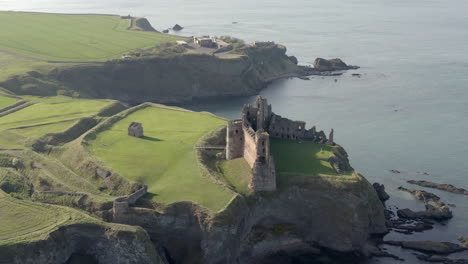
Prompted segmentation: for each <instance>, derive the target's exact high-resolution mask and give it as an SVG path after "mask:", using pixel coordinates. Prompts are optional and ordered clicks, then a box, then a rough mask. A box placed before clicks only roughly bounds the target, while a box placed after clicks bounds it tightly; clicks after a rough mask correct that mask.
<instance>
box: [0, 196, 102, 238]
mask: <svg viewBox="0 0 468 264" xmlns="http://www.w3.org/2000/svg"><path fill="white" fill-rule="evenodd" d="M0 216H1V217H0V245H2V244H8V243H14V242H18V241H21V240H29V239H33V238H36V237H40V236H42V235H46V234H48V233H49V232H50V231H52V230H53V229H55V228H56V227H58V226H60V225H64V224H71V223H78V222H98V221H97V220H94V219H92V218H91V217H87V216H85V215H82V214H80V213H78V212H77V211H76V210H73V209H66V208H63V207H58V206H50V205H44V204H39V203H33V202H30V201H25V200H17V199H13V198H11V197H10V196H9V195H7V194H5V193H4V192H3V191H2V190H0Z"/></svg>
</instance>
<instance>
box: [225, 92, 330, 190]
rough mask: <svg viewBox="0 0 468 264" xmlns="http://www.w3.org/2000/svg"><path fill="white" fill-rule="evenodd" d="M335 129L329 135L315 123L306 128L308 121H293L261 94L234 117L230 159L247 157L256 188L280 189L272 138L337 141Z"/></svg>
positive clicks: (228, 150) (230, 129)
mask: <svg viewBox="0 0 468 264" xmlns="http://www.w3.org/2000/svg"><path fill="white" fill-rule="evenodd" d="M333 134H334V132H333V129H332V131H331V132H330V136H329V139H328V140H327V137H326V135H325V133H324V132H323V131H318V132H317V130H316V128H315V127H312V128H311V129H306V123H305V122H304V121H293V120H290V119H287V118H284V117H281V116H279V115H276V114H274V113H273V112H272V109H271V105H269V104H268V102H267V100H266V99H265V98H263V97H261V96H258V97H257V99H256V100H255V104H254V105H252V104H248V105H244V107H243V108H242V118H241V119H236V120H231V121H229V123H228V126H227V133H226V159H228V160H232V159H236V158H241V157H243V158H244V159H245V160H246V161H247V163H248V164H249V166H250V168H252V173H251V179H250V183H249V187H250V188H251V189H252V190H254V191H274V190H276V171H275V162H274V160H273V156H272V154H271V153H270V138H272V137H273V138H280V139H282V140H298V141H302V140H310V141H314V142H317V143H321V144H326V143H328V144H332V145H334V144H335V143H334V139H333Z"/></svg>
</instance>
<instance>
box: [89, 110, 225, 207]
mask: <svg viewBox="0 0 468 264" xmlns="http://www.w3.org/2000/svg"><path fill="white" fill-rule="evenodd" d="M132 121H135V122H141V123H142V124H143V127H144V132H145V137H143V138H135V137H130V136H128V135H127V127H128V125H129V124H130V123H131V122H132ZM225 124H226V121H225V120H223V119H220V118H218V117H215V116H212V115H210V114H206V113H195V112H187V111H180V110H173V109H167V108H159V107H148V108H144V109H142V110H138V111H136V112H134V113H131V114H129V115H128V116H127V117H125V118H124V119H122V120H120V121H118V122H116V123H115V124H114V125H113V126H112V127H111V128H110V129H108V130H105V131H102V132H100V133H98V134H97V137H96V139H95V140H92V141H91V142H89V143H90V150H91V152H92V153H93V154H94V155H95V156H97V157H98V158H99V159H101V160H102V161H104V162H105V163H106V164H107V165H109V166H110V167H112V168H114V169H115V171H116V172H118V173H119V174H121V175H122V176H124V177H125V178H127V179H129V180H131V181H136V182H140V183H145V184H148V186H149V192H150V195H149V197H151V199H153V200H154V201H157V202H161V203H167V204H168V203H173V202H178V201H194V202H197V203H198V204H200V205H203V206H205V207H207V208H210V209H212V210H215V211H217V210H219V209H221V208H223V207H224V206H225V205H226V204H227V203H228V202H229V200H230V199H231V198H232V197H233V193H232V192H231V191H229V190H226V189H224V188H223V187H222V186H221V185H218V184H215V183H213V182H212V181H211V180H210V179H207V178H205V177H203V176H202V174H201V172H200V168H199V164H198V160H197V155H196V151H195V149H194V146H195V145H196V143H197V141H198V140H199V139H200V138H201V137H202V136H203V135H205V134H206V133H207V132H209V131H211V130H213V129H215V128H217V127H219V126H222V125H225Z"/></svg>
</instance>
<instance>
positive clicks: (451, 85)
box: [0, 0, 468, 263]
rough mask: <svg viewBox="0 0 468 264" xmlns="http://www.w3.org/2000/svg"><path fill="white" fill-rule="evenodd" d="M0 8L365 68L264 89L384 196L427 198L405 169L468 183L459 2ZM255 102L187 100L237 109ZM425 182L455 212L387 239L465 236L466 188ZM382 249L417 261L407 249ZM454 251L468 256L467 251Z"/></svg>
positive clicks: (463, 26) (47, 0)
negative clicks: (232, 41)
mask: <svg viewBox="0 0 468 264" xmlns="http://www.w3.org/2000/svg"><path fill="white" fill-rule="evenodd" d="M0 9H2V10H24V11H47V12H65V13H112V14H121V15H126V14H131V15H135V16H144V17H147V18H148V19H149V20H150V22H151V23H152V24H153V26H154V27H155V28H157V29H165V28H168V27H171V26H173V25H174V24H176V23H179V24H181V25H182V26H184V27H185V29H184V30H183V31H182V32H181V34H184V35H187V36H191V35H202V34H203V35H218V36H219V35H231V36H236V37H239V38H242V39H245V40H247V41H254V40H274V41H276V42H278V43H281V44H284V45H286V46H287V47H288V53H289V54H290V55H295V56H297V57H298V58H299V60H300V63H302V64H308V63H312V62H313V60H314V59H315V58H316V57H319V56H320V57H325V58H335V57H339V58H342V59H343V60H344V61H345V62H347V63H349V64H353V65H359V66H361V69H359V70H357V71H352V72H348V73H346V74H344V75H343V76H340V77H337V78H336V79H337V82H335V81H334V79H335V77H325V78H321V77H315V78H312V79H311V80H310V81H304V80H299V79H291V80H281V81H278V82H275V83H273V84H272V85H271V86H270V87H269V88H267V89H265V90H264V91H263V92H262V93H261V94H262V95H263V96H265V97H267V98H268V100H269V101H270V102H271V103H272V104H273V110H274V112H276V113H278V114H281V115H283V116H287V117H290V118H292V119H298V120H305V121H306V122H307V124H308V126H309V127H310V126H312V125H316V126H317V127H318V129H323V130H325V131H326V132H327V133H328V131H329V130H330V129H331V128H334V129H335V140H336V141H337V142H339V143H340V144H341V145H343V146H344V147H345V148H346V150H347V151H348V153H349V155H350V158H351V163H352V165H353V167H354V168H355V169H357V170H358V171H360V172H361V173H363V174H364V175H365V176H366V177H367V178H368V179H369V180H370V181H371V182H374V181H378V182H381V183H384V184H385V185H386V188H387V189H388V191H389V192H390V194H391V195H392V199H391V200H390V201H389V202H388V203H389V204H390V205H397V206H399V207H401V208H402V207H410V208H413V209H418V208H422V207H423V206H422V204H420V203H418V202H415V201H414V200H413V199H412V197H411V196H410V195H408V194H405V193H402V192H399V191H398V190H397V187H398V186H400V185H403V186H406V185H407V184H406V183H405V181H406V180H409V179H425V180H430V181H434V182H443V183H451V184H454V185H457V186H460V187H464V188H466V189H468V135H467V133H468V1H466V0H426V1H420V0H326V1H312V0H292V1H284V0H281V1H279V0H256V1H252V0H237V1H225V0H218V1H214V0H199V1H189V0H185V1H183V0H171V1H158V0H151V1H149V0H133V1H129V0H127V1H122V0H113V1H109V0H100V1H95V0H93V1H91V0H28V1H26V0H0ZM233 22H237V23H233ZM351 73H361V74H362V77H361V78H357V77H352V76H351ZM253 100H254V98H253V97H249V98H236V99H231V100H222V101H217V102H207V103H203V104H202V105H188V106H186V107H189V108H192V109H195V110H205V111H211V112H213V113H215V114H218V115H221V116H224V117H228V118H234V117H238V115H239V111H240V108H241V106H242V105H243V104H245V103H248V102H252V101H253ZM389 169H397V170H400V171H402V173H401V174H391V173H389V172H388V170H389ZM418 172H427V173H429V174H430V175H429V176H423V175H421V174H419V173H418ZM411 187H416V186H411ZM430 191H431V192H433V193H435V194H437V195H439V196H441V197H442V200H443V201H444V202H446V203H452V204H455V205H456V208H453V211H454V218H453V219H452V220H451V221H449V222H448V223H447V224H446V225H440V226H437V228H435V229H434V230H430V231H426V232H423V233H417V234H415V235H411V236H405V235H398V234H394V233H392V234H390V235H388V236H387V238H388V239H400V240H402V239H404V240H419V239H434V240H438V241H453V242H455V241H456V239H457V237H459V236H460V235H464V236H468V196H461V195H455V194H449V193H445V192H440V191H436V190H430ZM390 250H391V251H392V252H393V253H396V254H399V255H401V256H403V257H404V258H406V259H407V262H408V263H417V261H416V260H415V259H414V257H412V256H411V254H409V253H408V252H403V251H401V250H399V249H396V248H390ZM453 256H458V257H463V258H468V254H467V253H461V254H458V255H453ZM373 262H377V261H375V260H374V261H373ZM378 262H379V263H399V262H397V261H392V260H388V259H380V260H379V261H378Z"/></svg>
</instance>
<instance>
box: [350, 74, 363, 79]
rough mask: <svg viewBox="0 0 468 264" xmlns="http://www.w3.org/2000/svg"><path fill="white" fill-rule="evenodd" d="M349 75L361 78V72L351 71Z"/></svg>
mask: <svg viewBox="0 0 468 264" xmlns="http://www.w3.org/2000/svg"><path fill="white" fill-rule="evenodd" d="M351 76H353V77H358V78H361V74H360V73H353V74H351Z"/></svg>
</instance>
